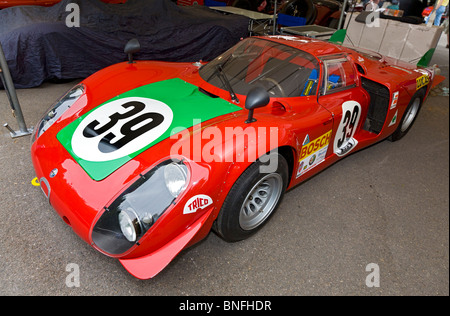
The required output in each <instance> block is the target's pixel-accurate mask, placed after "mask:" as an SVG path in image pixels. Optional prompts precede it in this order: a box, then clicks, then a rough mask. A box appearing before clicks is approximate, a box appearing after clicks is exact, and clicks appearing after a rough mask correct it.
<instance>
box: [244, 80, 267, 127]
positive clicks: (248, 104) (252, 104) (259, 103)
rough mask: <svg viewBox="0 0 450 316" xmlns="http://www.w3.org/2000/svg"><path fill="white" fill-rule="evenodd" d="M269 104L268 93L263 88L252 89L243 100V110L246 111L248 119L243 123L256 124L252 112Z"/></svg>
mask: <svg viewBox="0 0 450 316" xmlns="http://www.w3.org/2000/svg"><path fill="white" fill-rule="evenodd" d="M269 102H270V96H269V93H268V92H267V91H266V89H264V88H263V87H254V88H252V89H251V90H250V91H249V92H248V94H247V99H246V100H245V108H246V109H247V110H248V118H247V120H246V121H245V123H252V122H256V119H255V118H253V110H254V109H257V108H262V107H265V106H266V105H267V104H269Z"/></svg>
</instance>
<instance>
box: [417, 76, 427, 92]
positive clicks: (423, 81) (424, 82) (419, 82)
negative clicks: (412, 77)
mask: <svg viewBox="0 0 450 316" xmlns="http://www.w3.org/2000/svg"><path fill="white" fill-rule="evenodd" d="M429 83H430V77H428V76H427V75H423V76H420V77H419V78H417V79H416V90H419V89H420V88H422V87H425V86H426V85H427V84H429Z"/></svg>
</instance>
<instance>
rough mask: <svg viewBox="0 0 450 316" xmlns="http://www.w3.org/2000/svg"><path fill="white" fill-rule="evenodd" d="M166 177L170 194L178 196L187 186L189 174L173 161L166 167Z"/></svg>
mask: <svg viewBox="0 0 450 316" xmlns="http://www.w3.org/2000/svg"><path fill="white" fill-rule="evenodd" d="M164 179H165V181H166V187H167V189H168V190H169V192H170V194H171V195H172V196H173V197H174V198H176V197H177V196H178V195H179V194H180V193H181V191H183V189H184V188H185V185H186V181H187V174H186V171H185V170H184V169H183V168H182V167H181V166H180V165H179V164H176V163H171V164H168V165H167V166H166V167H165V168H164Z"/></svg>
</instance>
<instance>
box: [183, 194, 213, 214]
mask: <svg viewBox="0 0 450 316" xmlns="http://www.w3.org/2000/svg"><path fill="white" fill-rule="evenodd" d="M212 203H213V200H212V199H211V198H210V197H209V196H207V195H204V194H199V195H196V196H193V197H191V198H190V199H189V200H188V201H187V202H186V205H185V206H184V210H183V214H191V213H195V212H196V211H197V210H198V209H204V208H205V207H208V206H210V205H211V204H212Z"/></svg>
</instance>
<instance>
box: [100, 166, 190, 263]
mask: <svg viewBox="0 0 450 316" xmlns="http://www.w3.org/2000/svg"><path fill="white" fill-rule="evenodd" d="M188 174H189V173H188V168H187V167H186V165H184V163H183V162H181V161H173V160H167V161H165V162H163V163H161V164H159V165H158V166H156V167H155V168H153V169H152V170H150V171H149V172H147V173H146V174H145V175H142V176H141V178H139V180H137V181H136V182H135V183H133V184H132V185H131V186H130V187H129V188H128V189H126V190H125V191H124V192H123V193H122V194H121V195H120V196H119V197H118V198H117V199H116V200H114V202H112V203H111V205H110V206H109V207H106V210H105V211H104V213H103V214H102V215H101V216H100V218H99V219H98V221H97V223H96V224H95V226H94V228H93V230H92V241H93V242H94V243H95V244H96V245H97V247H99V248H100V249H101V250H103V251H105V252H107V253H109V254H112V255H119V254H123V253H125V252H126V251H127V250H129V249H130V248H131V247H132V246H133V245H134V244H136V243H138V242H139V240H140V238H142V236H144V234H145V233H146V232H147V231H148V230H149V229H150V227H152V226H153V225H154V223H155V222H156V221H157V220H158V219H159V218H160V217H161V215H162V214H163V213H164V212H165V211H166V210H167V209H168V208H169V206H170V205H171V204H172V203H173V202H174V200H175V199H176V197H177V196H179V194H180V193H181V192H183V191H184V190H185V188H186V186H187V183H188Z"/></svg>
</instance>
